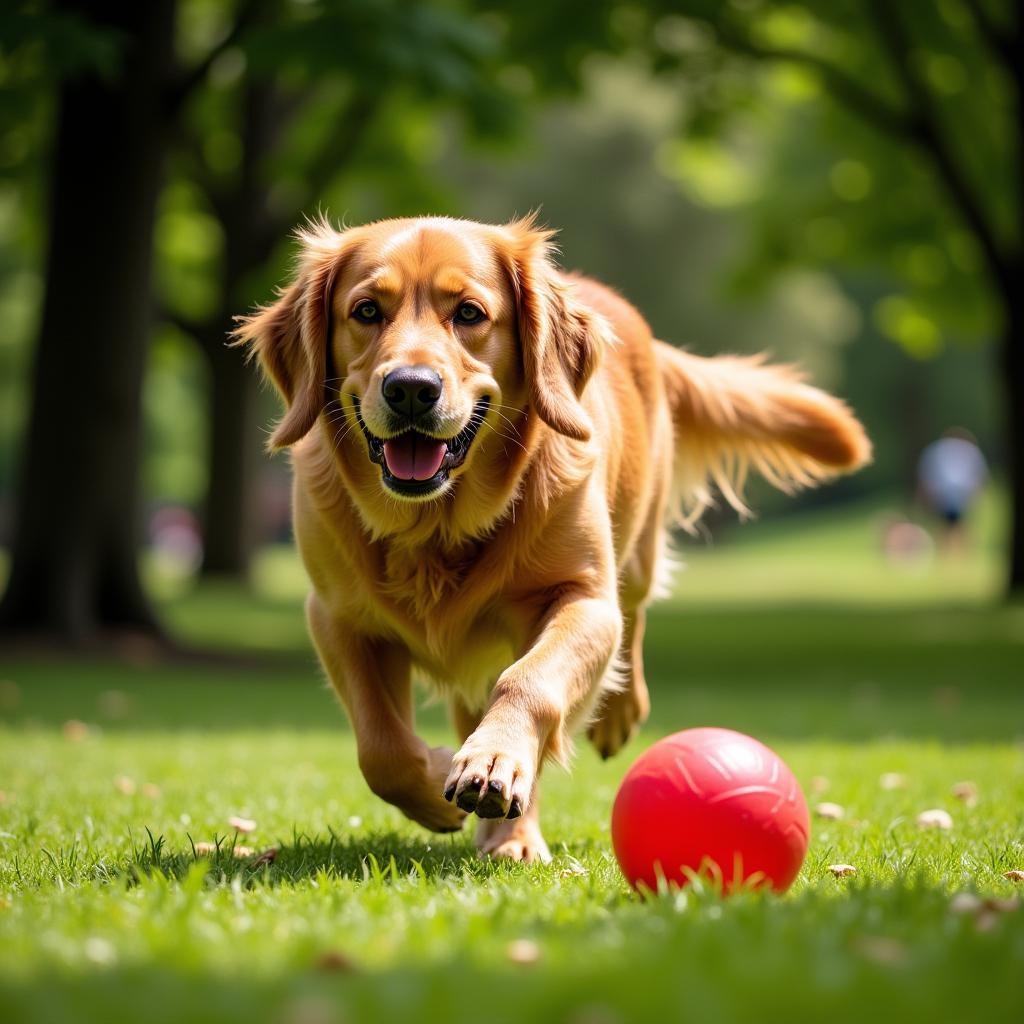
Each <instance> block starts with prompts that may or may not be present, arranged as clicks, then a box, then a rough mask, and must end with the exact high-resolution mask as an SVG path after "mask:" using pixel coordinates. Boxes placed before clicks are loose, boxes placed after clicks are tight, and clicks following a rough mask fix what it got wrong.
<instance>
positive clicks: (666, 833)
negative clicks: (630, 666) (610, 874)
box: [612, 729, 811, 892]
mask: <svg viewBox="0 0 1024 1024" xmlns="http://www.w3.org/2000/svg"><path fill="white" fill-rule="evenodd" d="M810 834H811V823H810V818H809V816H808V814H807V801H806V800H805V799H804V794H803V791H802V790H801V789H800V785H799V783H798V782H797V781H796V779H795V778H794V776H793V773H792V772H791V771H790V770H789V767H788V766H787V765H786V763H785V761H783V760H782V758H781V757H779V755H778V754H776V753H775V752H774V751H773V750H770V749H769V748H768V747H766V746H765V745H764V744H763V743H760V742H758V741H757V740H755V739H753V738H752V737H750V736H745V735H744V734H743V733H741V732H733V731H732V730H731V729H686V730H684V731H683V732H677V733H675V734H674V735H672V736H666V737H665V738H664V739H663V740H659V741H658V742H657V743H655V744H654V746H653V747H651V748H650V749H649V750H647V751H645V752H644V753H643V754H641V755H640V757H638V758H637V760H636V762H635V763H634V764H633V766H632V767H631V768H630V769H629V771H628V772H626V777H625V778H624V779H623V780H622V785H621V786H620V787H619V792H618V795H617V796H616V797H615V806H614V807H613V808H612V842H613V844H614V846H615V856H616V857H617V858H618V861H619V866H620V867H621V868H622V873H623V874H624V875H625V876H626V878H627V879H629V882H630V884H631V885H633V886H634V887H639V886H640V885H645V886H647V888H649V889H651V890H657V888H658V876H659V872H660V874H661V875H662V876H663V877H664V878H665V880H666V881H668V882H674V883H676V884H678V885H686V884H687V882H688V881H689V880H690V876H689V875H688V874H687V872H688V871H689V872H693V873H695V874H699V875H703V876H705V877H709V878H712V879H718V878H720V879H721V882H722V888H723V891H726V892H728V891H730V890H732V889H736V888H739V887H740V886H744V885H746V886H763V885H770V886H771V887H772V888H773V889H775V890H776V891H777V892H783V891H784V890H786V889H788V888H789V886H790V885H792V883H793V879H794V878H796V876H797V873H798V872H799V871H800V865H801V864H803V861H804V857H805V856H806V854H807V842H808V839H809V838H810Z"/></svg>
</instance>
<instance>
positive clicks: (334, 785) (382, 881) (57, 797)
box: [0, 504, 1024, 1024]
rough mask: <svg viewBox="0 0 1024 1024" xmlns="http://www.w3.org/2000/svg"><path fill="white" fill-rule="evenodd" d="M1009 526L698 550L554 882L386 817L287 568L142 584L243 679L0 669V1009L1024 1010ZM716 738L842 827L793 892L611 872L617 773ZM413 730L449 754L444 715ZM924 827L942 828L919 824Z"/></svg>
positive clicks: (563, 781)
mask: <svg viewBox="0 0 1024 1024" xmlns="http://www.w3.org/2000/svg"><path fill="white" fill-rule="evenodd" d="M998 512H999V509H998V506H997V505H995V504H993V505H991V506H990V507H989V508H987V509H986V510H984V515H983V517H982V519H983V521H982V522H981V523H980V524H979V530H980V533H979V538H978V543H977V545H976V547H975V549H974V551H973V553H972V554H971V555H970V556H968V557H966V558H964V559H961V560H959V561H955V562H950V563H935V562H933V561H931V562H927V563H921V564H915V565H905V566H899V567H894V566H892V565H890V564H888V563H886V562H885V561H884V560H883V559H882V557H881V555H880V554H879V552H878V545H877V536H878V530H879V522H880V519H879V510H878V509H877V508H874V507H871V508H861V509H854V510H853V511H850V512H844V513H842V514H836V513H834V512H833V513H830V514H829V515H827V516H823V515H821V514H818V513H805V514H803V515H801V516H797V517H793V518H790V519H789V520H787V521H786V522H784V523H782V524H780V525H773V524H770V523H765V524H763V525H755V526H752V527H747V528H746V529H745V530H744V531H743V532H741V533H739V534H737V533H735V531H732V532H730V534H729V535H728V541H727V542H724V543H721V544H718V545H716V546H714V547H713V548H709V547H707V546H705V545H703V544H701V543H694V542H689V543H688V544H687V545H686V559H687V561H688V563H689V568H688V569H687V570H686V571H685V572H683V573H682V574H680V576H679V577H677V585H676V593H675V596H674V597H673V598H672V599H671V600H669V601H667V602H664V603H662V604H660V605H658V606H657V608H656V610H655V611H654V613H653V614H652V620H651V625H650V631H649V635H648V642H647V662H648V673H649V679H650V683H651V689H652V695H653V700H654V713H653V716H652V719H651V721H650V723H649V724H648V726H647V727H646V729H645V730H644V733H643V735H642V737H641V739H640V741H639V742H636V743H634V745H633V746H631V747H630V748H629V750H628V753H627V755H626V756H625V757H620V758H618V759H615V760H613V761H611V762H609V763H602V762H601V761H600V760H599V759H598V758H597V756H596V755H595V754H594V752H593V751H592V750H591V749H590V748H589V747H587V746H586V745H585V744H582V743H581V745H580V747H579V750H578V753H577V757H576V761H575V766H574V770H573V773H572V775H568V774H566V773H564V772H561V771H558V770H549V771H548V773H547V777H546V786H545V794H544V799H545V810H544V818H545V823H546V833H547V836H548V839H549V842H550V843H551V846H552V851H553V853H554V862H553V864H552V865H550V866H547V867H536V866H535V867H528V866H522V865H510V864H500V863H499V864H490V863H484V862H481V861H479V860H477V858H476V857H475V856H474V853H473V848H472V844H471V841H470V838H469V836H461V835H460V836H457V837H448V836H443V837H442V836H433V835H429V834H427V833H425V832H423V831H422V830H420V829H418V828H416V827H415V826H413V825H411V824H409V823H407V822H406V821H405V820H404V819H402V818H401V816H400V815H398V813H397V812H395V811H393V810H392V809H390V808H388V807H387V806H385V805H384V804H382V803H380V802H379V801H378V800H376V799H375V798H374V797H372V795H371V794H370V793H369V791H368V790H367V788H366V786H365V785H364V783H363V782H362V780H361V778H360V777H359V774H358V771H357V770H356V766H355V762H356V759H355V750H354V744H353V740H352V736H351V733H350V731H349V730H348V727H347V724H346V722H345V720H344V716H343V715H342V713H341V712H340V710H338V709H337V708H336V707H335V704H334V700H333V697H332V696H331V695H330V694H329V693H328V691H327V689H326V687H325V686H324V684H323V682H322V677H321V675H320V673H319V670H318V669H317V667H316V666H315V663H314V659H313V657H312V654H311V653H310V649H309V646H308V642H307V640H306V638H305V632H304V626H303V623H302V614H301V596H302V591H303V583H302V575H301V570H300V569H299V568H298V566H297V564H296V562H295V560H294V556H293V555H292V554H291V553H290V552H289V551H287V550H285V549H281V550H277V549H275V550H271V551H268V552H264V554H263V555H262V556H261V558H260V561H259V564H258V566H257V571H256V584H257V585H256V595H255V596H253V595H251V594H246V593H244V592H243V591H241V590H239V589H236V588H232V587H216V586H214V585H210V584H207V585H203V586H202V587H201V588H200V589H198V590H195V589H191V588H190V587H187V586H184V585H181V584H178V583H175V582H174V581H173V580H171V579H170V578H169V577H168V576H167V575H166V573H162V572H161V571H160V570H159V568H155V569H154V570H153V577H154V580H153V581H154V583H155V585H156V587H157V590H158V591H159V592H160V593H162V595H163V597H162V599H161V600H162V609H163V613H164V615H165V617H166V618H167V620H168V621H169V622H170V623H171V624H172V625H173V626H174V627H175V628H176V629H177V630H178V632H179V633H180V634H181V635H182V636H184V637H186V638H187V639H189V640H192V641H193V642H195V643H197V644H203V645H217V646H219V647H221V648H223V649H228V650H231V649H234V650H236V651H241V652H244V653H245V654H246V657H247V659H248V660H247V661H246V662H244V663H243V662H240V661H238V660H237V659H236V660H235V661H234V662H230V661H227V662H225V663H224V664H222V665H210V664H205V665H204V664H193V665H162V664H152V665H147V664H136V665H125V664H113V663H109V662H83V661H72V660H61V661H45V662H41V661H38V660H35V661H27V660H19V661H6V662H0V679H2V680H4V682H3V683H2V684H0V704H2V714H3V719H2V722H3V724H2V727H0V791H2V795H3V801H2V803H0V949H2V950H3V956H2V958H0V1018H2V1019H4V1020H12V1021H15V1020H16V1021H19V1022H20V1021H25V1022H33V1021H40V1022H42V1021H47V1022H49V1021H55V1020H72V1019H74V1020H95V1021H110V1020H117V1019H129V1018H131V1019H146V1020H147V1021H178V1020H185V1019H188V1020H194V1021H205V1020H211V1021H212V1020H217V1021H233V1020H239V1021H242V1020H245V1021H263V1020H267V1021H281V1022H287V1024H291V1022H296V1024H298V1022H302V1024H320V1022H321V1021H331V1020H336V1019H337V1020H362V1019H369V1018H373V1019H410V1020H428V1019H439V1020H450V1021H462V1020H467V1021H468V1020H474V1021H476V1020H479V1019H481V1017H484V1018H486V1019H489V1020H494V1021H504V1020H522V1019H531V1020H552V1021H554V1020H565V1021H578V1022H581V1024H582V1022H598V1021H600V1022H612V1021H620V1020H621V1021H632V1020H650V1021H663V1020H668V1019H680V1018H682V1017H686V1018H699V1019H715V1020H741V1019H746V1020H751V1019H758V1020H769V1019H775V1018H776V1017H781V1016H782V1015H783V1014H785V1016H786V1017H787V1019H797V1018H801V1019H802V1018H815V1019H825V1018H829V1019H833V1020H862V1019H863V1018H864V1017H865V1015H866V1014H868V1013H885V1014H886V1015H887V1017H895V1016H897V1015H899V1016H902V1017H904V1018H905V1019H906V1018H910V1019H924V1018H926V1017H929V1018H931V1019H954V1018H956V1019H986V1020H998V1019H1005V1020H1013V1019H1020V1015H1021V1012H1022V1010H1024V990H1022V988H1021V986H1020V980H1019V979H1020V976H1021V972H1022V968H1024V912H1021V911H1020V910H1018V909H1016V907H1017V901H1018V896H1017V894H1018V893H1019V892H1020V887H1019V886H1015V884H1014V883H1013V882H1012V881H1010V880H1008V879H1006V878H1005V877H1004V875H1005V874H1006V873H1007V872H1012V871H1014V870H1021V869H1024V688H1022V686H1021V681H1022V679H1024V608H1021V607H1019V606H1016V607H1014V606H1009V607H1007V606H999V605H997V604H994V603H993V596H994V595H995V594H996V593H997V592H998V587H999V570H998V566H997V560H996V553H995V552H994V550H993V549H992V547H991V545H990V543H989V540H988V538H989V537H990V536H994V535H995V534H996V532H997V525H998V524H997V522H996V520H997V519H998ZM823 595H824V596H823ZM250 662H251V664H250ZM705 724H716V725H723V726H729V727H733V728H738V729H742V730H744V731H747V732H751V733H753V734H755V735H757V736H758V737H759V738H761V739H763V740H765V741H766V742H768V743H769V744H772V745H773V746H775V747H776V748H777V749H778V750H779V752H780V753H781V754H782V755H783V756H784V757H785V758H786V759H787V760H788V762H789V763H790V765H791V766H792V767H793V769H794V771H795V772H796V774H797V777H798V778H799V779H800V780H801V782H802V784H803V786H804V789H805V792H806V793H807V795H808V800H809V802H810V803H811V804H812V806H813V805H816V804H819V803H821V802H824V801H827V802H829V803H833V804H836V805H838V806H839V807H840V808H841V809H842V817H839V818H821V817H819V818H816V819H815V821H814V830H813V839H812V846H811V851H810V854H809V856H808V859H807V862H806V864H805V866H804V869H803V871H802V872H801V874H800V877H799V878H798V880H797V883H796V885H795V886H794V889H793V890H792V892H791V893H790V894H789V895H787V896H786V897H784V898H781V899H780V898H772V897H765V896H761V895H756V894H751V895H746V896H742V897H739V898H734V899H731V900H728V901H726V902H722V901H720V900H719V899H718V898H717V897H716V896H715V895H714V894H713V893H710V892H701V891H689V892H687V893H685V894H668V895H665V896H663V897H661V898H659V899H657V900H654V901H651V902H647V903H644V902H642V901H639V900H638V899H637V898H635V897H634V896H632V895H631V894H630V892H629V890H628V888H627V887H626V885H625V883H624V882H623V880H622V878H621V876H620V875H619V874H618V871H617V868H616V866H615V863H614V859H613V857H612V853H611V847H610V840H609V835H608V817H609V810H610V806H611V801H612V798H613V796H614V793H615V789H616V786H617V784H618V781H619V779H620V778H621V776H622V773H623V772H624V771H625V769H626V767H627V764H628V763H629V761H630V760H631V759H632V758H633V757H635V756H636V754H637V753H639V751H640V750H641V749H642V748H643V746H645V745H647V744H649V743H651V742H653V741H654V740H655V739H656V738H658V737H659V736H662V735H665V734H667V733H669V732H673V731H675V730H677V729H680V728H685V727H687V726H691V725H705ZM422 728H423V730H424V731H425V732H426V733H427V734H428V735H429V737H430V738H431V739H432V740H433V741H434V742H442V741H445V742H450V736H449V734H448V731H447V727H446V725H445V722H444V715H443V710H442V709H441V708H440V707H437V706H434V707H430V706H428V707H425V708H424V710H423V712H422ZM883 776H885V778H884V780H883ZM967 782H970V783H971V784H972V787H964V786H961V787H960V788H959V789H958V790H957V791H956V793H958V794H959V796H958V795H956V793H954V787H955V786H956V785H957V784H958V783H967ZM936 808H939V809H944V810H946V811H947V812H948V813H949V814H950V815H951V817H952V822H953V827H952V829H950V830H948V831H947V830H942V829H937V830H925V829H922V828H921V827H919V825H918V824H917V816H918V814H919V813H920V812H921V811H923V810H927V809H936ZM239 815H240V816H242V817H243V818H250V819H252V820H253V821H254V822H255V826H256V827H255V830H254V831H253V832H251V833H247V834H245V833H236V831H235V830H234V829H233V828H232V826H231V825H230V824H229V819H230V818H231V817H232V816H239ZM218 842H219V843H220V850H219V852H216V853H214V854H213V855H202V854H201V853H197V851H196V849H195V847H196V845H197V844H200V843H215V844H216V843H218ZM236 844H238V845H245V846H247V847H250V848H251V849H252V850H253V856H251V857H242V858H240V859H236V858H234V857H232V856H231V854H230V852H229V851H230V850H231V848H232V847H233V846H234V845H236ZM200 849H202V848H201V847H200ZM267 849H273V850H275V851H277V852H276V858H275V859H274V860H273V861H272V862H271V863H269V864H263V865H259V864H256V863H255V857H256V855H257V854H259V853H260V852H261V851H264V850H267ZM838 863H843V864H850V865H853V866H854V867H855V868H856V874H855V875H851V876H849V877H845V878H836V877H834V876H833V874H832V873H831V872H830V871H829V870H828V868H829V866H830V865H833V864H838ZM963 893H967V894H973V896H967V897H964V896H962V895H957V894H963ZM975 897H976V898H975ZM986 900H987V901H988V902H987V903H986V902H985V901H986Z"/></svg>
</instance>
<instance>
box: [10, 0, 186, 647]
mask: <svg viewBox="0 0 1024 1024" xmlns="http://www.w3.org/2000/svg"><path fill="white" fill-rule="evenodd" d="M63 6H64V7H65V8H66V9H68V11H69V13H73V14H75V15H77V16H81V17H85V18H87V19H88V20H89V21H91V22H94V23H97V24H99V25H104V26H109V27H111V28H112V29H114V30H116V31H117V32H118V33H119V35H120V37H121V40H122V51H121V63H120V65H119V67H118V70H117V72H116V73H115V74H114V75H113V76H110V77H103V76H101V75H99V74H97V73H88V74H86V75H83V76H80V77H78V78H75V79H73V80H71V81H68V82H66V83H65V84H64V86H63V87H62V89H61V94H60V104H59V122H58V127H57V136H56V145H55V151H54V160H53V171H52V180H51V184H50V237H49V253H48V261H47V267H46V289H45V297H44V300H43V310H42V320H41V326H40V332H39V340H38V345H37V350H36V363H35V369H34V380H33V398H32V411H31V415H30V420H29V426H28V434H27V438H26V444H25V447H24V450H23V455H22V465H21V481H20V489H19V494H18V502H17V507H16V523H15V534H14V541H13V546H12V551H11V574H10V579H9V583H8V587H7V592H6V594H5V596H4V600H3V603H2V606H0V625H2V626H3V627H4V628H5V629H6V630H7V631H9V632H10V631H17V632H21V633H29V634H39V635H41V636H43V637H46V638H48V639H52V640H53V641H56V642H58V643H71V644H82V643H90V642H94V641H97V640H99V639H101V638H102V637H103V635H104V634H107V633H109V632H112V631H113V632H117V631H129V632H142V633H148V634H151V635H156V634H157V633H158V626H157V624H156V621H155V618H154V615H153V612H152V609H151V607H150V605H149V602H148V601H147V599H146V596H145V594H144V592H143V589H142V586H141V584H140V581H139V575H138V570H137V561H136V560H137V553H138V547H139V522H138V468H139V460H140V446H141V433H142V430H141V416H142V413H141V385H142V378H143V372H144V369H145V362H146V354H147V341H148V335H149V329H150V305H151V294H150V270H151V263H152V248H153V244H152V243H153V222H154V215H155V209H156V201H157V195H158V190H159V184H160V176H161V164H162V158H163V153H164V144H165V132H166V125H165V117H164V111H163V98H164V97H163V90H164V87H165V85H166V83H167V78H168V75H169V72H170V64H171V58H172V48H171V47H172V43H171V40H172V31H173V13H174V0H146V2H145V3H137V4H122V3H118V2H116V0H105V2H102V0H101V2H93V3H88V2H83V0H71V2H65V3H64V4H63Z"/></svg>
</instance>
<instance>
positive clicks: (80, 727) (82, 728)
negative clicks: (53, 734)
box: [61, 718, 89, 743]
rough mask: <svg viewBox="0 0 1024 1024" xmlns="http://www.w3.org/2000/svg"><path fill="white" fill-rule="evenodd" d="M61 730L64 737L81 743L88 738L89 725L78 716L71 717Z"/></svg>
mask: <svg viewBox="0 0 1024 1024" xmlns="http://www.w3.org/2000/svg"><path fill="white" fill-rule="evenodd" d="M61 732H62V733H64V739H66V740H71V742H72V743H80V742H81V741H82V740H84V739H87V738H88V736H89V726H87V725H86V724H85V722H80V721H79V720H78V719H77V718H69V719H68V720H67V721H66V722H65V723H64V724H63V725H62V726H61Z"/></svg>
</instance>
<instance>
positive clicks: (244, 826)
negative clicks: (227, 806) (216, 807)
mask: <svg viewBox="0 0 1024 1024" xmlns="http://www.w3.org/2000/svg"><path fill="white" fill-rule="evenodd" d="M228 824H229V825H230V826H231V827H232V828H233V829H235V830H236V831H238V832H255V831H256V822H255V821H253V820H252V818H239V817H238V815H233V816H232V817H230V818H228Z"/></svg>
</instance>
